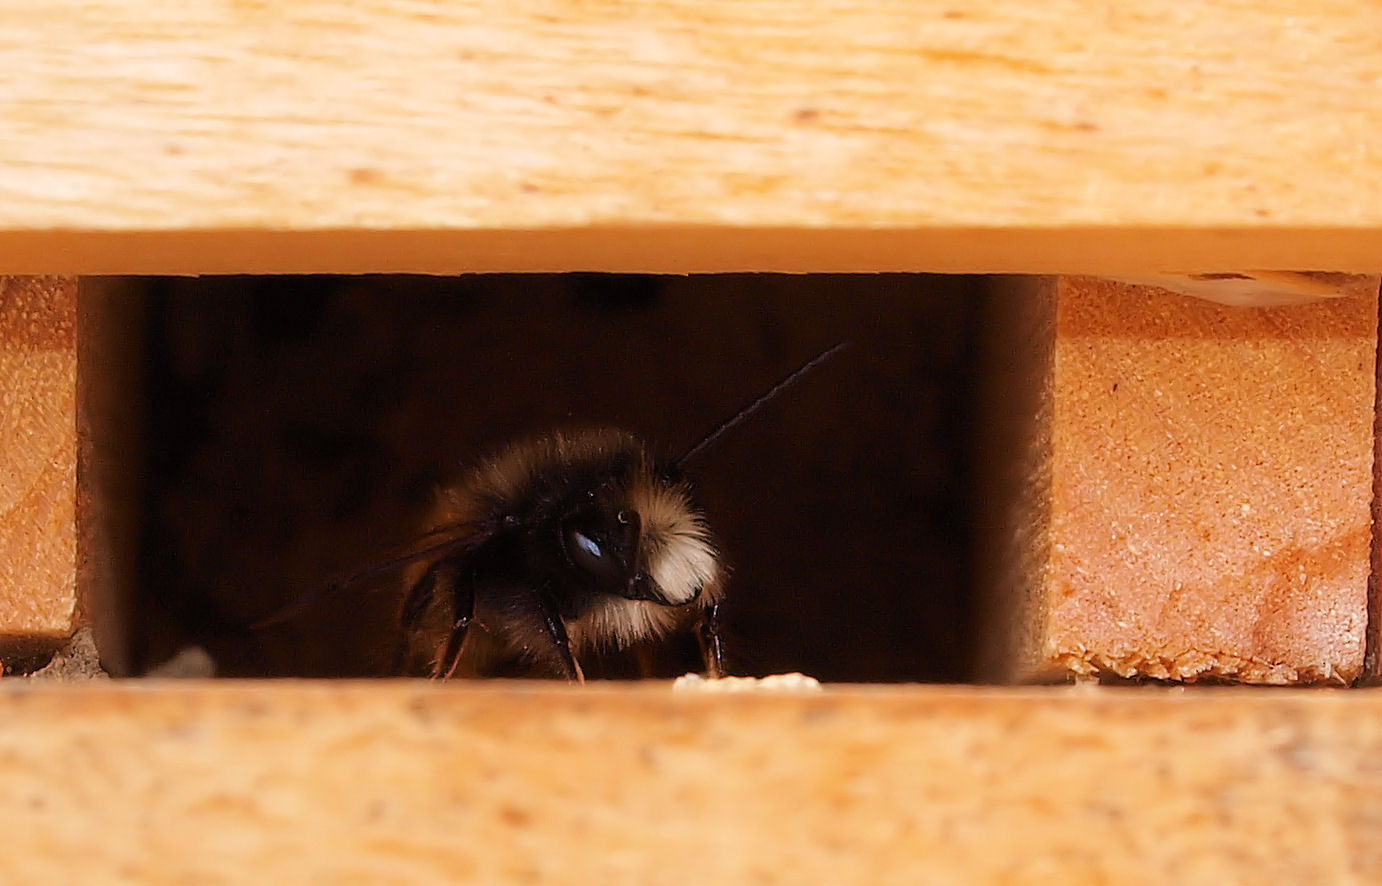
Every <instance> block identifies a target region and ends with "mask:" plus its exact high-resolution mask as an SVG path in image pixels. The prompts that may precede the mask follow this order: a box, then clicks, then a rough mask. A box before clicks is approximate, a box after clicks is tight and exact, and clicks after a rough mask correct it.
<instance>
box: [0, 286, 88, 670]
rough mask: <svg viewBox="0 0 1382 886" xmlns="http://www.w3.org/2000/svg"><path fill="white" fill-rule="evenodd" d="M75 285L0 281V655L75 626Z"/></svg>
mask: <svg viewBox="0 0 1382 886" xmlns="http://www.w3.org/2000/svg"><path fill="white" fill-rule="evenodd" d="M76 314H77V281H76V280H75V279H72V278H52V277H50V278H36V277H0V428H4V436H3V437H2V438H0V564H3V568H0V655H21V656H22V655H27V654H32V653H34V652H41V651H43V650H45V649H51V648H53V647H55V646H57V645H58V644H60V643H62V642H63V641H64V640H66V639H67V638H68V637H69V636H71V634H72V631H73V630H74V629H75V627H76V623H77V617H78V613H77V611H76V610H77V594H76V566H77V538H76V536H77V530H76V516H75V496H76V467H77V426H76V421H75V419H74V416H75V414H76V387H77V345H76V331H75V329H76Z"/></svg>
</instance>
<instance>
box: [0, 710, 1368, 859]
mask: <svg viewBox="0 0 1382 886" xmlns="http://www.w3.org/2000/svg"><path fill="white" fill-rule="evenodd" d="M11 686H13V684H7V685H6V686H5V687H4V689H3V691H0V777H3V779H4V782H5V785H6V790H5V791H4V792H3V793H2V794H0V827H3V832H4V833H5V835H6V839H7V841H8V845H10V846H13V847H22V848H21V849H19V850H18V851H13V852H7V853H6V875H7V877H9V878H10V879H12V880H13V881H14V882H25V883H42V882H76V881H79V880H81V879H90V880H92V881H95V882H104V883H123V882H130V883H134V882H138V883H145V884H163V883H170V884H171V883H187V882H197V883H207V884H218V883H250V882H255V883H259V882H265V881H266V880H268V881H278V882H295V883H328V882H329V883H399V884H404V883H407V884H414V883H440V882H456V881H458V880H465V881H466V882H478V883H500V882H504V883H509V882H516V881H521V882H533V883H554V884H556V883H573V884H574V883H591V882H602V883H612V884H620V883H629V884H640V886H642V884H664V883H665V884H671V883H687V882H698V883H702V882H703V883H745V882H754V883H765V884H770V883H804V882H823V883H824V882H828V883H877V884H890V883H899V884H901V883H908V884H910V883H918V882H926V883H1031V884H1044V883H1051V884H1067V883H1129V884H1139V883H1146V884H1164V883H1223V882H1233V883H1242V882H1280V883H1310V882H1321V883H1358V884H1362V883H1371V882H1377V880H1378V878H1379V877H1382V846H1379V844H1378V841H1377V834H1378V832H1379V829H1380V828H1382V799H1379V798H1382V768H1379V766H1378V760H1379V759H1382V696H1379V695H1378V694H1377V693H1374V692H1363V691H1360V692H1354V693H1328V692H1325V693H1316V694H1308V695H1306V694H1300V695H1285V694H1278V693H1268V692H1263V691H1259V692H1252V691H1246V690H1238V691H1233V690H1227V691H1202V692H1201V693H1198V694H1197V693H1194V692H1191V693H1184V694H1182V693H1178V692H1174V691H1172V692H1160V691H1155V690H1141V691H1136V692H1128V691H1117V690H1094V691H1089V692H1072V691H1068V690H1026V691H974V690H963V689H893V690H886V689H872V690H869V689H856V690H835V691H830V692H826V693H821V694H796V695H767V696H764V695H747V696H744V695H741V696H723V695H720V696H714V697H711V696H704V695H697V696H685V695H679V694H678V695H674V694H673V693H671V692H670V691H669V690H668V689H667V687H666V685H665V684H663V685H656V686H649V687H640V688H637V689H624V690H614V689H608V688H599V687H592V688H587V689H584V690H575V689H567V688H565V687H553V688H539V687H532V686H527V687H522V688H513V687H503V686H501V687H495V686H457V685H455V684H452V685H447V686H436V685H431V686H428V685H420V684H398V683H394V684H380V683H375V684H370V685H359V684H356V685H351V684H339V683H337V684H316V685H302V684H286V685H285V684H259V685H243V684H242V685H235V684H231V685H226V684H218V685H207V684H194V685H190V686H180V687H177V688H172V687H170V686H169V685H167V684H163V685H155V686H153V687H149V686H147V684H146V685H145V687H142V688H141V687H134V686H126V687H119V688H109V687H107V688H99V689H93V688H87V687H81V688H75V687H74V688H58V689H51V688H50V689H38V688H27V687H26V688H11Z"/></svg>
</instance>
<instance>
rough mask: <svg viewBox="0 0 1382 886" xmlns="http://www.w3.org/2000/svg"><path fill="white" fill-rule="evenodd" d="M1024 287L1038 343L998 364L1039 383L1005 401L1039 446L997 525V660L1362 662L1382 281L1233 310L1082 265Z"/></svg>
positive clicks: (1239, 667)
mask: <svg viewBox="0 0 1382 886" xmlns="http://www.w3.org/2000/svg"><path fill="white" fill-rule="evenodd" d="M1019 286H1020V287H1021V288H1022V289H1023V291H1021V292H1020V293H1013V294H1010V295H1009V297H1008V300H1010V299H1011V298H1016V297H1023V298H1026V299H1028V300H1029V301H1028V304H1029V305H1034V307H1033V309H1034V310H1036V311H1037V312H1038V314H1039V316H1038V322H1037V323H1035V324H1034V326H1033V332H1032V335H1033V336H1035V337H1036V338H1035V341H1036V342H1037V343H1038V344H1040V342H1041V339H1042V337H1043V336H1044V337H1046V342H1047V343H1046V344H1045V346H1044V348H1043V347H1034V349H1033V350H1032V351H1031V352H1030V354H1031V356H1030V358H1029V359H1028V360H1027V361H1026V362H1025V363H1021V362H1019V364H1018V365H1016V366H1010V367H1006V369H1007V371H1008V372H1009V373H1010V374H1013V373H1015V374H1016V377H1018V378H1022V377H1024V376H1026V377H1031V376H1033V375H1034V376H1035V377H1036V378H1038V379H1041V380H1044V381H1043V383H1044V385H1045V386H1046V387H1045V388H1044V389H1042V390H1041V391H1040V394H1039V400H1038V401H1037V403H1038V406H1037V407H1036V408H1030V409H1025V410H1024V408H1023V407H1017V408H1016V409H1015V412H1016V414H1017V416H1018V417H1019V421H1022V420H1026V421H1028V422H1029V425H1028V426H1027V427H1026V428H1025V430H1024V431H1023V433H1025V434H1026V435H1027V438H1026V439H1028V440H1029V441H1031V442H1030V443H1029V444H1028V448H1027V449H1026V450H1022V449H1019V450H1018V451H1027V452H1029V453H1030V456H1029V457H1028V458H1027V459H1026V460H1025V461H1021V462H1019V463H1017V465H1016V466H1017V467H1018V468H1019V470H1020V471H1023V472H1025V474H1024V479H1023V482H1022V483H1021V484H1019V485H1017V486H1016V487H1013V486H1009V491H1010V493H1012V494H1014V495H1015V496H1016V498H1015V500H1014V502H1013V503H1012V504H1011V505H1010V506H1011V507H1014V510H1011V511H1009V512H1008V513H1007V514H1006V515H1004V518H1005V519H1006V520H1007V522H1006V525H1000V526H996V527H990V528H991V530H993V531H997V532H999V533H1000V535H999V542H1000V543H1001V544H1007V545H1008V546H1009V547H1010V548H1011V550H1010V551H1009V553H1008V555H1007V558H1008V559H1007V560H1006V562H1007V563H1008V564H1009V567H1008V570H1007V571H1006V572H1003V573H1002V574H1001V575H996V576H995V577H994V581H995V584H996V589H995V592H994V594H993V595H992V599H991V600H990V601H989V604H988V605H989V607H990V609H991V611H992V612H994V613H995V622H996V623H1004V622H1005V620H1007V619H1016V622H1015V623H1014V622H1012V621H1007V627H1006V629H1005V630H995V631H994V632H992V634H991V635H989V636H991V642H996V643H1004V638H1006V644H1005V645H1004V646H1003V647H1002V648H1000V649H999V650H997V655H996V656H995V658H999V659H1004V660H1005V661H1006V666H1007V667H1006V675H1007V676H1008V677H1011V678H1016V679H1041V678H1043V677H1045V676H1049V675H1051V674H1052V673H1053V672H1066V671H1076V672H1085V673H1088V672H1100V673H1112V674H1117V675H1120V676H1125V677H1127V676H1139V675H1140V676H1151V677H1157V678H1162V679H1165V678H1170V679H1193V678H1198V677H1205V676H1215V677H1229V678H1233V679H1240V680H1248V681H1254V682H1267V683H1295V682H1314V681H1330V682H1348V681H1351V680H1354V679H1356V678H1358V677H1359V676H1360V675H1361V673H1362V668H1363V655H1364V650H1365V645H1366V633H1367V628H1368V615H1367V609H1368V606H1367V585H1368V576H1369V572H1370V556H1371V555H1370V544H1371V537H1372V533H1371V527H1372V516H1371V507H1372V477H1373V474H1372V454H1373V418H1374V408H1373V404H1374V394H1375V383H1376V379H1375V366H1376V363H1375V355H1376V341H1377V336H1376V330H1377V295H1376V293H1375V290H1374V292H1373V294H1371V295H1368V296H1360V297H1355V298H1346V299H1333V300H1329V301H1327V302H1324V303H1319V304H1314V305H1304V306H1299V307H1291V308H1275V309H1243V308H1226V307H1221V306H1218V305H1213V304H1209V303H1207V302H1201V301H1196V300H1193V299H1188V298H1185V297H1182V296H1178V295H1173V294H1171V293H1167V292H1161V291H1158V290H1155V289H1151V288H1148V287H1137V286H1130V285H1126V284H1121V283H1114V282H1111V281H1106V280H1095V279H1091V278H1079V277H1061V278H1049V279H1047V280H1045V281H1041V282H1037V281H1026V282H1024V283H1021V284H1019ZM1032 289H1036V290H1038V291H1036V292H1033V291H1030V290H1032ZM1043 312H1044V316H1041V315H1042V313H1043ZM1009 351H1010V352H1011V351H1012V349H1011V348H1009ZM1000 395H1001V392H1000ZM1012 445H1015V446H1017V445H1020V444H1012ZM1010 451H1011V450H1010ZM1005 531H1006V532H1007V533H1008V534H1006V535H1004V534H1002V533H1003V532H1005Z"/></svg>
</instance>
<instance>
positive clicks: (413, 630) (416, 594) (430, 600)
mask: <svg viewBox="0 0 1382 886" xmlns="http://www.w3.org/2000/svg"><path fill="white" fill-rule="evenodd" d="M458 578H459V576H458V574H457V571H456V566H455V564H454V563H452V562H450V561H448V560H439V561H437V562H436V563H434V564H432V566H431V567H429V568H428V570H427V571H426V572H425V573H423V575H422V578H420V579H418V582H417V584H415V585H413V588H412V590H410V591H409V592H408V599H407V600H406V601H404V604H403V619H402V629H403V636H402V637H401V639H400V640H399V644H398V650H397V652H396V653H395V655H394V673H396V674H402V673H405V669H406V667H407V664H408V659H409V658H410V657H411V652H412V646H413V642H414V640H415V639H416V636H417V634H418V631H419V629H420V628H421V626H422V623H423V620H424V619H425V618H426V616H427V613H428V611H429V610H430V609H431V608H432V607H433V605H434V604H435V603H436V601H437V597H438V596H439V595H441V596H443V597H446V596H449V597H450V601H451V611H452V619H453V620H454V621H453V624H452V627H451V631H450V633H449V635H448V639H447V645H446V653H445V655H443V656H442V657H441V658H440V659H438V660H437V661H436V663H435V664H434V665H433V668H432V673H431V676H432V678H433V679H436V678H438V677H440V676H442V669H443V668H447V670H446V676H450V675H451V674H452V673H454V672H455V669H456V663H457V661H458V660H459V658H460V646H461V642H462V641H463V640H465V633H466V628H468V627H469V626H470V619H471V616H472V614H473V612H474V608H475V593H474V589H473V588H471V587H470V585H469V584H468V583H466V582H462V581H459V580H458Z"/></svg>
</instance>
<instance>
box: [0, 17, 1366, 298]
mask: <svg viewBox="0 0 1382 886" xmlns="http://www.w3.org/2000/svg"><path fill="white" fill-rule="evenodd" d="M0 70H4V71H5V72H6V73H7V77H6V82H5V89H4V90H3V91H0V120H4V121H5V124H6V125H5V126H4V127H0V269H4V270H9V271H11V272H17V271H29V272H32V271H61V272H65V273H109V272H120V273H132V272H163V273H197V272H213V271H243V272H270V271H315V270H338V271H367V270H379V271H384V270H416V271H428V272H455V271H462V270H515V271H517V270H552V269H580V268H589V269H606V270H662V271H673V272H675V271H680V270H740V269H757V270H860V271H863V270H935V271H993V272H997V271H1015V272H1070V271H1080V272H1092V273H1104V272H1118V271H1122V272H1134V271H1174V272H1192V271H1211V272H1213V271H1223V270H1235V269H1239V268H1268V269H1272V268H1301V269H1315V270H1353V271H1376V270H1378V269H1379V268H1378V267H1377V263H1378V261H1379V258H1378V256H1379V255H1382V158H1380V157H1379V154H1378V152H1376V151H1375V150H1371V147H1372V146H1373V145H1374V144H1375V143H1376V134H1377V132H1379V131H1382V103H1379V102H1378V101H1377V100H1376V96H1377V84H1378V83H1379V82H1380V81H1382V27H1379V12H1378V10H1377V9H1376V8H1375V7H1374V6H1372V5H1371V4H1359V3H1353V2H1346V0H1332V2H1323V3H1321V2H1307V0H1251V2H1248V0H1214V2H1208V3H1202V4H1197V6H1196V10H1195V14H1194V15H1193V16H1188V15H1185V14H1184V10H1183V8H1182V6H1181V5H1180V4H1177V3H1175V2H1174V0H1152V2H1151V3H1150V4H1149V3H1145V2H1144V3H1139V4H1137V5H1136V6H1135V7H1133V6H1128V7H1117V8H1110V7H1109V6H1108V5H1107V4H1103V3H1096V2H1093V0H1074V2H1070V0H1038V2H1031V0H1002V2H996V3H989V4H983V5H982V6H973V5H969V6H963V5H957V4H954V3H951V2H949V0H917V2H907V3H899V2H896V0H822V2H816V3H809V4H800V3H789V2H786V0H696V2H690V0H658V2H647V3H640V4H638V5H637V8H636V10H631V9H630V8H629V7H628V6H627V5H626V4H623V3H615V2H572V0H545V2H540V3H512V2H509V0H458V2H452V3H446V4H417V3H411V2H404V0H374V2H369V3H360V2H353V0H289V2H284V3H278V4H273V5H272V6H263V5H256V4H246V3H243V2H235V0H197V2H191V3H184V4H176V5H174V6H171V7H168V8H164V7H161V6H160V7H151V6H149V5H147V4H140V3H135V2H130V0H60V2H56V3H46V4H41V5H35V4H33V3H32V2H29V0H3V2H0ZM553 232H555V233H553ZM875 232H877V233H875ZM1090 232H1093V233H1094V235H1095V236H1092V237H1091V236H1090ZM626 237H627V238H631V242H629V243H627V244H625V243H621V242H620V241H621V240H623V239H624V238H626ZM1082 241H1083V242H1082ZM1053 245H1054V246H1055V247H1057V248H1055V249H1052V248H1051V247H1052V246H1053ZM362 246H364V247H367V248H364V249H362V248H361V247H362ZM592 246H593V248H589V249H587V248H584V247H592Z"/></svg>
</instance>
